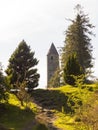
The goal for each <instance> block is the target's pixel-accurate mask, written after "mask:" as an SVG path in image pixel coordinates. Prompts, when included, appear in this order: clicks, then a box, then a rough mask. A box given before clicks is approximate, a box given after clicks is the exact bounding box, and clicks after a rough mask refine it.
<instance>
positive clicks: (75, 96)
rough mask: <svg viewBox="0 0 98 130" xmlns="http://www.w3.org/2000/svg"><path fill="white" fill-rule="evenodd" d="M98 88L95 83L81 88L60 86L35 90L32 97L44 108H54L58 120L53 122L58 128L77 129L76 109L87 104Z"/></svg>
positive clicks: (64, 129)
mask: <svg viewBox="0 0 98 130" xmlns="http://www.w3.org/2000/svg"><path fill="white" fill-rule="evenodd" d="M97 89H98V86H97V85H95V84H92V85H84V86H83V87H82V88H81V89H80V88H78V87H73V86H70V85H66V86H63V87H60V88H51V89H47V90H42V89H37V90H34V91H33V93H32V97H33V98H34V101H35V102H36V103H37V104H38V105H40V106H41V107H42V108H43V109H50V110H54V113H53V114H54V116H55V117H56V120H55V121H54V122H53V123H54V125H55V126H56V127H57V128H61V129H63V130H66V129H68V130H76V129H75V128H74V126H75V124H76V123H77V122H75V120H76V118H77V117H76V109H77V110H78V109H79V108H80V107H81V106H82V105H83V104H86V103H87V102H88V99H89V98H90V97H92V95H93V94H94V91H96V90H97ZM76 107H77V108H76ZM83 130H84V129H83Z"/></svg>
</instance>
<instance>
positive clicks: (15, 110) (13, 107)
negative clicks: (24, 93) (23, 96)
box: [0, 94, 36, 130]
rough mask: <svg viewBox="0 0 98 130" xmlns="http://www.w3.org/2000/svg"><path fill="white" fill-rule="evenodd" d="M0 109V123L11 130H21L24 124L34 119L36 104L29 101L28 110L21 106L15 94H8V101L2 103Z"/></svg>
mask: <svg viewBox="0 0 98 130" xmlns="http://www.w3.org/2000/svg"><path fill="white" fill-rule="evenodd" d="M2 106H3V110H2V111H0V123H1V124H2V125H3V126H4V127H6V128H9V129H11V130H21V129H22V128H23V127H24V125H25V124H27V123H28V122H29V121H30V120H33V119H34V116H35V111H36V105H35V104H33V103H30V104H29V106H30V110H28V111H27V110H26V109H25V107H22V106H21V104H20V101H19V100H18V99H17V98H16V96H15V95H13V94H9V100H8V103H3V104H2Z"/></svg>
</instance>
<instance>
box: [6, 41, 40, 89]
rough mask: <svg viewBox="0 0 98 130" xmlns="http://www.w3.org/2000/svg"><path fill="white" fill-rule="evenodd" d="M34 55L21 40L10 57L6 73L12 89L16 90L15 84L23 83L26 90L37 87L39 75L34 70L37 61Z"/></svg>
mask: <svg viewBox="0 0 98 130" xmlns="http://www.w3.org/2000/svg"><path fill="white" fill-rule="evenodd" d="M34 54H35V53H34V52H33V51H31V49H30V46H28V45H27V43H26V42H25V41H24V40H23V41H22V42H20V44H19V45H18V47H17V48H16V49H15V51H14V52H13V54H12V55H11V57H10V59H9V64H8V67H7V70H6V73H7V78H8V80H9V84H10V85H11V87H12V88H16V89H17V83H19V84H20V83H23V82H24V81H25V82H26V86H27V88H29V89H31V90H32V89H33V88H35V87H37V86H38V81H39V77H40V75H39V74H38V73H37V69H36V68H35V66H36V65H37V64H38V60H37V59H36V58H35V57H34Z"/></svg>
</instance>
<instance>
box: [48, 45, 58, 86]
mask: <svg viewBox="0 0 98 130" xmlns="http://www.w3.org/2000/svg"><path fill="white" fill-rule="evenodd" d="M58 67H59V54H58V52H57V50H56V48H55V46H54V44H53V43H52V44H51V47H50V49H49V52H48V54H47V86H48V83H49V80H50V79H51V77H52V76H53V74H54V73H55V71H56V70H57V68H58Z"/></svg>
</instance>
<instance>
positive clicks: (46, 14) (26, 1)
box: [0, 0, 98, 87]
mask: <svg viewBox="0 0 98 130" xmlns="http://www.w3.org/2000/svg"><path fill="white" fill-rule="evenodd" d="M77 4H81V6H83V7H84V12H85V13H86V14H88V15H89V18H90V22H91V23H93V25H95V26H96V28H95V29H94V33H95V34H96V37H95V38H93V40H92V45H93V47H94V51H93V57H94V58H96V59H95V68H94V70H95V73H94V75H96V76H97V77H98V69H97V66H98V44H97V42H98V37H97V34H98V25H97V23H98V17H97V12H98V7H97V0H0V44H1V47H0V61H1V63H2V65H3V66H4V69H6V67H7V64H8V59H9V58H10V56H11V54H12V53H13V51H14V50H15V49H16V47H17V46H18V44H19V43H20V42H21V41H22V40H23V39H24V40H25V41H26V42H27V44H28V45H30V47H31V49H32V51H35V57H36V58H37V59H38V60H39V65H38V66H37V67H38V69H39V73H40V75H41V78H40V85H39V86H40V87H45V86H46V83H47V64H46V62H47V59H46V55H47V52H48V50H49V48H50V45H51V43H52V42H53V43H54V44H55V46H56V47H60V46H63V45H64V42H63V41H64V38H65V35H64V31H65V30H67V27H68V25H70V23H69V22H68V21H66V20H65V18H71V19H73V18H74V16H75V12H74V7H75V5H77Z"/></svg>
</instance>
